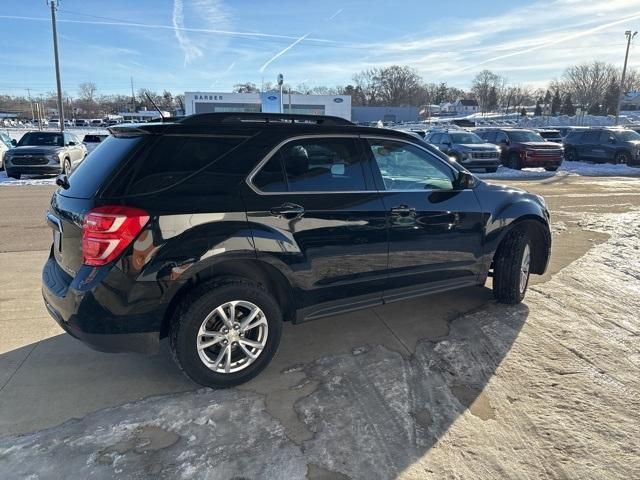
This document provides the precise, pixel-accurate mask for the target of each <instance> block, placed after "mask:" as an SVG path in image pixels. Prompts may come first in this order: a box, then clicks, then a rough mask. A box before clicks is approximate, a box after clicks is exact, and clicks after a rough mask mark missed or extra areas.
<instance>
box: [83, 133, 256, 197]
mask: <svg viewBox="0 0 640 480" xmlns="http://www.w3.org/2000/svg"><path fill="white" fill-rule="evenodd" d="M243 140H245V138H244V137H208V136H207V137H189V136H171V135H165V136H162V137H154V138H153V139H150V144H149V145H148V146H147V148H145V149H144V150H142V151H140V154H139V155H137V157H136V158H135V161H134V162H132V165H131V167H132V168H131V169H130V170H129V172H130V175H129V176H128V177H127V185H126V187H125V188H124V191H125V192H126V195H140V194H150V193H154V192H158V191H161V190H164V189H166V188H167V187H172V186H173V185H176V184H178V183H179V184H180V191H181V192H183V193H186V194H194V195H207V194H216V193H223V192H226V191H228V190H229V189H233V188H235V183H234V182H235V180H236V178H237V172H234V171H233V168H230V166H229V162H225V161H222V160H223V159H224V158H225V156H226V155H227V154H229V153H230V152H231V151H232V149H234V147H237V146H238V145H240V143H241V142H242V141H243ZM103 143H104V142H102V143H101V144H100V145H99V146H98V148H102V144H103ZM96 151H97V149H96ZM92 155H93V154H92ZM205 167H208V168H205ZM200 170H202V171H200ZM196 172H197V173H196ZM236 183H237V182H236Z"/></svg>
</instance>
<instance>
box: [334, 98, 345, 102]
mask: <svg viewBox="0 0 640 480" xmlns="http://www.w3.org/2000/svg"><path fill="white" fill-rule="evenodd" d="M333 101H334V102H336V103H342V102H344V98H334V99H333Z"/></svg>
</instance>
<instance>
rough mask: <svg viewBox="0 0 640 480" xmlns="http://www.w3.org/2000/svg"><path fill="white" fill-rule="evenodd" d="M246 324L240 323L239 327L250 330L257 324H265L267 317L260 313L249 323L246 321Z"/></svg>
mask: <svg viewBox="0 0 640 480" xmlns="http://www.w3.org/2000/svg"><path fill="white" fill-rule="evenodd" d="M247 323H248V324H247V325H244V324H242V325H240V329H241V330H244V331H247V330H251V329H252V328H256V327H257V326H258V325H263V324H264V325H266V324H267V319H266V318H264V317H263V316H262V315H260V316H259V317H258V318H257V319H256V320H255V321H254V322H252V323H249V322H247Z"/></svg>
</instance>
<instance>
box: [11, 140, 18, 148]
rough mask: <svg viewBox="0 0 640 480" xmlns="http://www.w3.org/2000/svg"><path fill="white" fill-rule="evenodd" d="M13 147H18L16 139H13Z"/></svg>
mask: <svg viewBox="0 0 640 480" xmlns="http://www.w3.org/2000/svg"><path fill="white" fill-rule="evenodd" d="M11 145H13V146H14V147H15V146H17V145H18V141H17V140H16V139H15V138H12V139H11Z"/></svg>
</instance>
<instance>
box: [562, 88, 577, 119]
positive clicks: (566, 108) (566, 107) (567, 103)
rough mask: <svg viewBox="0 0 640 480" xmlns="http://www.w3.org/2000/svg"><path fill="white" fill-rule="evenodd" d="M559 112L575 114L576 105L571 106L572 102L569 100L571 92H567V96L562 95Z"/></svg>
mask: <svg viewBox="0 0 640 480" xmlns="http://www.w3.org/2000/svg"><path fill="white" fill-rule="evenodd" d="M560 114H561V115H569V116H572V115H575V114H576V107H574V106H573V102H572V101H571V94H570V93H567V96H566V97H564V103H563V104H562V107H561V108H560Z"/></svg>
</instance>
